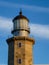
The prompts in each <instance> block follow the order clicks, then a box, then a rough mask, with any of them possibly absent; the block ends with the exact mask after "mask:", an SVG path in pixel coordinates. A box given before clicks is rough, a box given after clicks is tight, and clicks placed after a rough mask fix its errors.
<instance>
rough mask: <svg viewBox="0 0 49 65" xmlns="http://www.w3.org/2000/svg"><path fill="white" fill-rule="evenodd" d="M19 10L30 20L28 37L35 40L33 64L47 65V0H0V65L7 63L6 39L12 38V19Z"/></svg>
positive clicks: (48, 44)
mask: <svg viewBox="0 0 49 65" xmlns="http://www.w3.org/2000/svg"><path fill="white" fill-rule="evenodd" d="M20 8H22V12H23V15H25V16H26V17H27V18H28V19H29V20H30V23H29V26H30V31H31V33H30V36H31V37H34V39H35V45H34V46H33V55H34V64H49V0H21V1H20V0H0V64H7V62H8V45H7V43H6V39H7V38H9V37H10V36H12V35H11V30H12V28H13V27H12V25H13V23H12V19H13V18H14V17H15V16H17V15H18V14H19V11H20Z"/></svg>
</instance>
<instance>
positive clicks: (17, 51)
mask: <svg viewBox="0 0 49 65" xmlns="http://www.w3.org/2000/svg"><path fill="white" fill-rule="evenodd" d="M28 23H29V20H28V18H27V17H25V16H24V15H22V11H20V12H19V15H18V16H16V17H15V18H14V19H13V30H12V34H13V37H11V38H8V39H7V43H8V65H33V59H32V57H33V56H32V46H33V44H34V39H33V38H30V37H29V33H30V28H29V26H28Z"/></svg>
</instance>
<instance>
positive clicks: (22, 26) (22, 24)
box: [12, 11, 30, 36]
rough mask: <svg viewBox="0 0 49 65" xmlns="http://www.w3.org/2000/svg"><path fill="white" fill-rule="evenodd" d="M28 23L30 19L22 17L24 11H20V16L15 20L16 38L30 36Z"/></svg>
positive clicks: (14, 33)
mask: <svg viewBox="0 0 49 65" xmlns="http://www.w3.org/2000/svg"><path fill="white" fill-rule="evenodd" d="M28 23H29V20H28V18H27V17H25V16H24V15H22V11H20V12H19V15H18V16H16V17H15V18H14V19H13V31H12V34H13V35H14V36H28V34H29V33H30V28H29V26H28Z"/></svg>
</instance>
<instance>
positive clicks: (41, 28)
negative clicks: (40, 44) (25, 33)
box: [30, 24, 49, 38]
mask: <svg viewBox="0 0 49 65" xmlns="http://www.w3.org/2000/svg"><path fill="white" fill-rule="evenodd" d="M30 29H31V35H33V36H38V37H42V38H49V25H41V24H30Z"/></svg>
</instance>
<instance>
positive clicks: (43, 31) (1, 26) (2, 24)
mask: <svg viewBox="0 0 49 65" xmlns="http://www.w3.org/2000/svg"><path fill="white" fill-rule="evenodd" d="M12 26H13V24H12V20H11V19H9V18H4V17H0V30H6V31H8V30H9V31H10V30H11V29H12ZM30 31H31V35H32V36H37V37H40V38H48V39H49V25H41V24H33V23H30Z"/></svg>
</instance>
